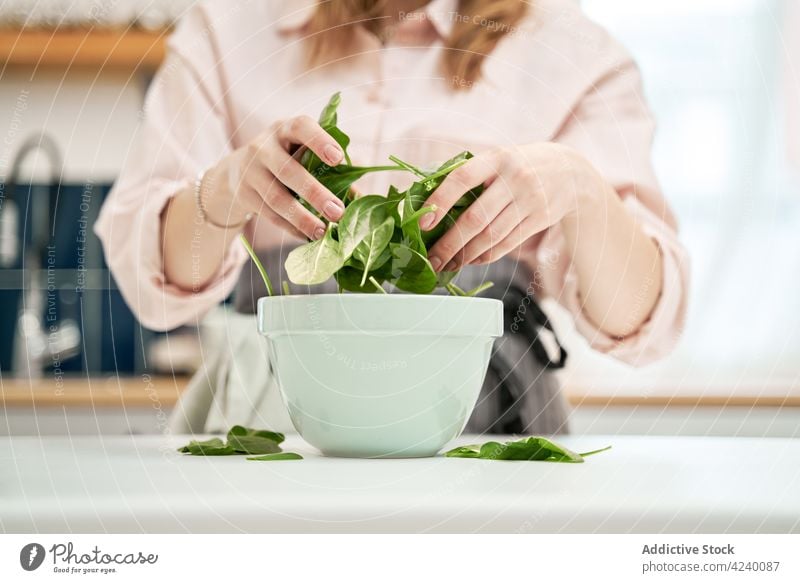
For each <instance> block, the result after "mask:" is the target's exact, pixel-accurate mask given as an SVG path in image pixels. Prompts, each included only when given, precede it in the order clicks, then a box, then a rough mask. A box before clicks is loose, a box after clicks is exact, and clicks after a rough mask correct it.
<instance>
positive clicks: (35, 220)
mask: <svg viewBox="0 0 800 583" xmlns="http://www.w3.org/2000/svg"><path fill="white" fill-rule="evenodd" d="M36 150H41V151H42V152H44V154H45V155H46V156H47V158H48V162H49V164H50V193H49V204H48V205H47V207H43V206H42V198H41V197H39V196H34V195H33V193H31V195H30V196H29V197H28V205H29V206H30V216H31V221H30V233H31V237H30V240H31V245H30V246H28V248H27V249H26V248H25V240H26V237H25V232H26V231H27V229H28V225H25V228H24V229H23V240H22V249H23V250H22V253H23V264H22V275H23V296H22V298H23V300H22V310H21V311H20V314H19V317H18V320H17V327H16V334H15V339H14V358H13V368H12V371H13V373H14V374H15V375H16V376H21V377H27V378H31V379H33V378H41V376H42V373H43V370H44V368H45V366H47V365H48V364H58V365H60V362H61V361H62V360H64V359H66V358H68V357H70V356H74V355H75V354H77V353H78V351H79V349H80V345H81V333H80V329H79V327H78V325H77V323H76V322H75V320H73V319H64V320H62V321H61V322H60V323H59V324H55V323H54V324H52V325H50V326H47V328H45V326H44V325H43V322H42V318H43V315H44V310H45V308H46V307H47V309H48V313H49V305H47V300H48V298H47V297H46V294H47V293H53V289H52V288H51V287H50V285H51V283H54V282H51V281H50V276H49V274H48V277H47V282H46V283H45V284H44V285H40V280H41V277H40V276H41V273H42V271H43V270H42V267H43V265H42V263H43V258H44V257H45V255H47V257H48V259H47V260H46V261H47V263H48V270H47V271H48V272H49V269H52V268H53V267H52V264H51V262H52V259H51V253H52V249H51V246H50V244H49V243H50V240H51V238H52V236H53V234H54V231H55V221H56V208H57V202H58V194H59V188H58V185H59V184H60V180H61V173H62V163H61V156H60V154H59V151H58V147H57V145H56V143H55V141H54V140H53V139H52V138H51V137H50V136H48V135H47V134H40V135H35V136H31V137H30V138H28V139H27V140H25V142H23V144H22V146H21V147H20V149H19V151H18V153H17V155H16V158H15V159H14V162H13V164H12V167H11V172H10V174H9V179H8V184H9V185H10V186H11V188H10V189H9V190H10V192H9V193H8V198H9V199H11V197H12V196H13V190H14V188H15V186H14V185H16V183H17V180H18V175H19V172H20V170H21V166H22V163H23V162H24V161H25V159H26V158H27V156H28V155H30V154H31V152H33V151H36ZM12 200H13V199H12ZM16 214H17V216H18V217H25V216H27V213H26V212H24V211H20V212H19V213H16ZM9 222H10V221H8V220H6V221H0V224H3V225H4V227H7V226H8V223H9ZM51 225H52V226H51ZM14 230H15V229H12V232H13V231H14Z"/></svg>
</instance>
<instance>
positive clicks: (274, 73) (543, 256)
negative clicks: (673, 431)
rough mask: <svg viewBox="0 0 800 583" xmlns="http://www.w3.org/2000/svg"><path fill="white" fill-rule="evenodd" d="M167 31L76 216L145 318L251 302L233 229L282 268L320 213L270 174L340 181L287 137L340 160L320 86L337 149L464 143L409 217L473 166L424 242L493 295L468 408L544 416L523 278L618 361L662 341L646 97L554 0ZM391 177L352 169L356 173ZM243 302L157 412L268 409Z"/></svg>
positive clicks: (198, 24)
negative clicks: (93, 217) (456, 214)
mask: <svg viewBox="0 0 800 583" xmlns="http://www.w3.org/2000/svg"><path fill="white" fill-rule="evenodd" d="M168 46H169V51H168V55H167V58H166V62H165V63H164V64H163V66H162V68H161V70H160V72H159V73H158V75H157V77H156V78H155V80H154V82H153V84H152V87H151V89H150V92H149V95H148V98H147V102H146V108H145V115H144V120H143V124H142V127H141V131H140V134H139V135H138V137H137V138H136V142H135V147H134V149H133V151H132V153H131V155H130V157H129V159H128V160H127V162H126V164H125V168H124V170H123V172H122V174H121V175H120V177H119V180H118V181H117V184H116V186H115V188H114V191H113V193H112V194H111V196H110V198H109V200H108V202H107V203H106V205H105V207H104V208H103V211H102V214H101V217H100V219H99V222H98V223H97V226H96V231H97V233H98V235H99V236H100V238H101V239H102V241H103V244H104V248H105V253H106V256H107V260H108V263H109V265H110V266H111V269H112V270H113V272H114V275H115V277H116V279H117V282H118V284H119V286H120V288H121V290H122V293H123V295H124V296H125V298H126V300H127V301H128V303H129V304H130V306H131V307H132V309H133V310H134V312H135V313H136V314H137V316H138V317H139V319H140V321H141V323H142V324H143V325H144V326H146V327H148V328H152V329H157V330H168V329H172V328H175V327H177V326H180V325H184V324H198V323H199V321H200V319H201V318H202V317H203V316H204V315H205V314H206V313H207V312H209V310H211V309H212V308H213V307H214V306H216V305H217V304H219V303H220V302H221V301H223V300H224V299H225V298H226V297H228V296H229V295H230V294H231V293H232V292H235V294H234V298H235V300H234V306H235V309H236V311H238V312H241V313H244V314H252V312H253V310H254V304H255V301H254V300H255V298H257V297H260V296H261V295H263V293H264V292H263V289H262V287H261V284H260V282H259V281H258V278H257V276H256V277H253V270H252V269H249V268H248V269H244V270H243V269H242V267H243V266H244V265H245V263H246V262H247V261H248V260H247V256H246V254H245V251H244V250H243V249H242V247H241V246H240V245H239V244H238V242H237V237H238V235H239V233H241V232H244V233H245V234H246V235H247V236H248V237H249V238H250V239H251V240H253V241H255V246H256V248H257V251H258V253H259V255H260V256H261V257H262V259H263V262H264V263H265V264H266V265H267V269H268V271H269V272H270V273H271V275H272V278H273V280H276V281H281V280H284V279H286V276H285V274H283V273H282V265H283V259H284V257H285V256H286V254H287V253H288V252H289V251H290V250H291V249H292V248H293V247H295V246H297V245H298V244H300V243H302V242H304V241H306V240H309V239H315V238H318V237H319V236H320V235H321V234H322V232H323V222H322V221H321V220H320V219H319V218H318V217H316V216H315V215H314V214H313V213H311V212H309V211H308V210H307V209H306V208H304V207H303V205H302V204H301V203H300V202H299V201H298V200H297V199H296V198H295V197H294V196H293V195H292V193H291V192H294V193H297V194H299V196H300V197H302V198H303V199H305V201H307V203H309V204H310V205H311V206H312V207H313V208H314V209H316V210H317V211H318V212H319V213H320V214H321V215H323V216H324V217H326V218H327V219H329V220H331V221H336V220H337V219H339V217H340V216H341V214H342V211H343V205H342V203H341V201H339V200H338V199H337V198H336V197H335V196H334V195H333V194H332V193H331V192H329V191H327V190H326V189H325V188H324V187H322V186H321V184H320V183H318V182H317V181H315V180H314V178H313V177H312V176H310V175H309V174H308V173H307V172H306V171H305V170H304V169H303V168H302V166H300V165H299V164H298V163H297V161H296V158H295V157H293V154H294V153H295V152H296V151H297V149H298V148H301V147H304V148H309V149H311V150H313V151H314V152H315V153H317V154H318V155H319V156H320V157H321V158H322V159H323V160H324V161H326V162H327V163H329V164H331V165H336V164H338V163H340V162H341V161H342V160H343V152H342V151H341V149H340V148H339V146H338V145H337V143H336V142H335V141H334V140H333V139H332V138H331V137H330V136H329V135H328V134H326V133H325V132H324V131H323V130H322V129H321V128H320V126H319V125H318V124H317V122H316V121H315V120H316V117H317V115H318V112H319V111H320V110H321V108H322V106H323V105H324V104H325V103H326V102H327V100H328V98H329V97H330V95H331V94H333V93H335V92H337V91H341V93H342V105H341V108H340V110H339V125H340V127H342V128H343V129H344V130H345V131H346V132H347V133H348V134H349V135H350V137H351V147H350V148H349V153H350V155H351V157H352V159H353V163H355V164H359V165H378V164H385V163H386V160H387V158H388V156H389V155H390V154H395V155H396V156H398V157H400V158H402V159H406V160H409V161H411V162H414V163H417V164H418V165H426V164H431V163H435V162H441V161H443V160H446V159H448V158H450V157H451V156H452V155H453V154H455V153H457V152H459V151H462V150H465V149H466V150H470V151H472V152H473V153H475V154H476V156H475V157H474V158H473V159H472V160H470V161H469V162H468V163H466V164H464V165H463V166H462V167H460V168H459V169H457V170H456V171H454V172H453V173H452V175H451V176H449V177H448V178H447V179H446V180H445V182H444V183H443V184H442V186H441V187H440V188H439V189H438V190H437V191H435V193H434V194H433V195H432V196H431V198H430V200H429V201H428V204H431V205H432V204H435V205H436V206H437V208H438V210H437V211H436V212H435V213H430V214H429V215H426V216H425V219H426V222H425V223H424V224H423V228H426V229H431V228H434V227H435V226H436V224H437V223H438V222H439V220H441V218H442V215H443V214H444V213H445V212H446V211H447V210H448V209H449V208H450V207H451V205H452V204H453V203H454V202H455V201H456V200H457V199H458V198H459V197H460V196H461V195H462V194H463V193H464V192H466V191H467V190H469V189H471V188H472V187H474V186H476V185H479V184H483V185H486V190H485V192H484V194H483V195H482V196H481V197H480V198H479V199H478V201H477V202H476V203H474V204H473V205H472V206H471V207H470V208H469V210H468V211H467V212H465V213H464V214H463V216H461V218H460V219H459V220H458V223H457V224H456V225H455V226H454V227H453V228H451V229H450V230H449V231H448V232H447V233H446V234H445V235H444V236H443V237H442V238H441V239H440V240H439V241H438V243H436V245H435V247H433V248H432V249H431V250H430V253H429V256H430V261H431V264H432V265H433V266H434V268H435V269H437V270H452V269H456V268H459V267H462V268H463V269H462V273H461V275H460V280H459V281H460V282H462V283H463V285H462V287H463V286H468V285H470V286H471V285H474V284H477V283H480V281H482V280H484V279H485V280H492V281H494V283H495V286H494V288H492V290H491V291H490V295H491V293H495V294H496V297H499V298H501V299H503V300H504V302H505V305H506V318H505V319H506V324H507V326H509V329H508V330H507V331H506V334H505V336H504V337H503V339H501V340H500V341H498V343H497V345H496V349H495V353H494V355H493V357H492V364H491V366H490V370H489V374H488V375H487V379H486V382H485V385H484V387H483V392H482V393H481V397H480V400H479V403H478V406H477V407H476V409H475V412H474V413H473V415H472V417H471V419H470V421H469V424H468V430H470V431H473V432H484V431H488V432H502V433H522V432H535V433H557V432H561V431H565V430H566V421H567V408H566V406H565V404H564V400H563V397H562V396H561V394H560V392H559V390H558V386H557V383H556V381H555V379H554V377H553V375H552V370H553V369H555V368H558V367H560V366H563V364H564V362H565V360H566V353H565V352H564V351H563V349H560V347H559V346H558V344H557V341H556V342H552V340H553V336H552V331H551V326H550V324H549V321H548V320H547V318H546V316H545V315H544V313H543V312H542V311H541V309H540V308H539V304H538V300H539V299H540V298H545V297H549V298H553V299H555V300H556V301H557V302H558V303H560V304H561V305H562V306H563V307H565V308H566V309H567V310H568V311H569V313H570V314H572V316H573V317H574V320H575V324H576V327H577V329H578V331H579V332H580V333H581V334H582V335H583V336H584V337H585V338H586V340H587V341H588V342H589V344H590V345H591V346H592V347H594V349H596V350H598V351H601V352H604V353H607V354H610V355H612V356H613V357H615V358H617V359H619V360H622V361H625V362H628V363H631V364H633V365H643V364H645V363H648V362H651V361H653V360H655V359H657V358H660V357H662V356H663V355H665V354H666V353H668V352H669V350H670V349H671V347H672V346H673V345H674V343H675V340H676V338H677V336H678V333H679V330H680V328H681V324H682V321H683V318H684V314H685V309H686V305H685V304H686V294H687V289H686V288H687V258H686V254H685V251H684V248H683V247H682V245H681V244H680V242H679V241H678V238H677V234H676V228H677V227H676V223H675V219H674V217H673V216H672V214H671V212H670V210H669V208H668V206H667V203H666V201H665V200H664V198H663V196H662V193H661V191H660V189H659V186H658V183H657V181H656V178H655V176H654V174H653V169H652V165H651V159H650V150H651V140H652V137H653V128H654V124H653V119H652V117H651V115H650V113H649V111H648V108H647V105H646V104H645V102H644V98H643V94H642V87H641V79H640V76H639V73H638V71H637V68H636V66H635V64H634V62H633V61H632V60H631V57H630V56H629V55H628V53H627V52H626V51H625V50H624V49H623V48H622V47H621V46H620V45H619V44H618V43H617V42H616V41H615V40H614V39H613V38H611V37H610V36H609V35H608V33H606V32H605V31H604V30H603V29H602V28H600V27H599V26H597V25H596V24H594V23H592V22H591V21H589V20H588V19H587V18H586V17H585V16H584V15H583V14H582V13H581V12H580V10H579V8H578V7H577V6H576V3H575V2H574V1H573V0H535V1H533V2H520V1H518V0H493V1H489V0H461V1H455V0H434V1H432V2H430V3H425V2H420V1H418V0H397V1H392V0H386V1H381V0H336V1H321V2H291V3H289V2H280V3H279V2H270V1H267V0H261V1H253V0H225V1H223V0H216V1H211V2H204V3H201V4H200V5H198V6H197V7H196V8H194V9H193V10H192V11H191V12H190V13H188V14H187V15H186V16H185V18H183V20H182V21H181V22H180V24H179V25H178V27H177V30H176V31H175V32H174V34H173V35H172V36H171V38H170V40H169V43H168ZM408 181H409V178H408V177H407V176H405V175H402V174H394V173H385V174H372V175H368V176H367V177H365V178H364V179H362V180H361V181H359V182H357V183H356V185H355V189H356V190H357V191H358V192H361V193H385V192H386V190H387V187H388V186H389V184H395V185H397V186H398V187H403V186H406V185H407V183H408ZM290 191H291V192H290ZM292 291H293V293H301V292H313V293H320V292H326V291H327V292H331V291H335V286H334V285H333V282H330V283H329V284H325V285H322V286H318V287H315V288H312V289H309V288H306V289H302V290H301V289H293V290H292ZM534 297H535V298H536V299H535V300H534ZM241 319H242V320H244V321H246V325H244V326H242V327H241V329H242V332H241V333H236V334H229V335H227V336H226V337H224V341H222V342H220V343H219V346H217V347H216V348H214V349H213V352H214V354H208V353H206V354H204V359H205V367H204V368H203V370H202V371H201V372H200V373H198V375H197V377H196V378H195V381H194V382H193V383H192V386H191V387H190V389H189V390H188V391H187V393H186V394H185V395H184V397H183V400H182V407H180V408H179V410H178V413H177V414H176V417H175V419H174V427H175V428H176V429H178V430H187V429H189V430H193V431H213V430H221V429H224V428H226V427H227V426H228V425H230V424H231V423H234V422H239V423H251V424H254V425H259V426H270V425H271V426H273V427H278V428H280V427H282V426H285V425H286V418H285V414H284V412H283V410H282V406H281V404H280V401H279V400H278V399H277V397H276V393H275V386H274V382H273V381H272V379H271V377H270V376H269V374H268V372H267V371H268V367H266V366H265V365H263V359H264V356H263V354H261V350H262V348H261V347H262V345H261V344H260V343H258V342H257V341H254V338H255V337H256V333H255V330H254V326H253V325H252V321H251V320H250V319H248V318H241ZM512 323H513V324H514V327H513V328H512V327H511V324H512ZM547 336H550V337H551V340H550V341H548V340H544V341H543V338H544V337H547ZM254 351H255V353H254ZM254 358H256V359H259V360H258V362H256V363H255V364H254V363H253V359H254Z"/></svg>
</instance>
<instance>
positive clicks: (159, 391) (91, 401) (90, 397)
mask: <svg viewBox="0 0 800 583" xmlns="http://www.w3.org/2000/svg"><path fill="white" fill-rule="evenodd" d="M187 382H188V378H187V377H170V376H154V377H152V378H150V377H106V378H104V377H89V378H86V377H78V378H67V379H64V380H63V381H61V382H60V383H56V382H55V381H54V380H53V378H52V377H48V378H44V379H40V380H35V381H28V380H24V379H3V380H2V381H0V408H5V407H26V408H28V407H63V406H67V407H152V406H153V403H154V402H158V403H159V405H160V406H163V407H165V408H169V407H172V406H174V405H175V403H176V402H177V400H178V397H179V396H180V394H181V393H182V392H183V390H184V389H185V388H186V384H187ZM564 392H565V394H566V397H567V400H568V401H569V403H570V405H572V406H573V407H657V408H663V409H666V408H672V407H691V408H696V407H711V408H730V407H748V408H750V407H780V408H787V407H792V408H797V407H800V396H798V395H797V394H792V393H791V392H790V391H789V389H788V388H783V389H781V388H779V387H775V388H774V390H768V391H765V390H764V389H763V388H760V389H757V390H756V389H753V390H752V391H746V392H744V393H739V394H736V395H727V394H709V391H708V389H703V388H699V387H698V388H695V389H693V390H692V389H683V390H681V391H678V392H677V393H676V392H675V391H661V392H649V393H648V394H636V393H633V392H628V393H627V394H626V393H622V394H620V393H619V392H604V391H587V390H586V388H578V387H565V388H564Z"/></svg>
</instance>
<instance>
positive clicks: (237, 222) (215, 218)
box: [195, 164, 251, 229]
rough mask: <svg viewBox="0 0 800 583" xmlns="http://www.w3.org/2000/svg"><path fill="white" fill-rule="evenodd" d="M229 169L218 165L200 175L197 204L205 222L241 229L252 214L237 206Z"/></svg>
mask: <svg viewBox="0 0 800 583" xmlns="http://www.w3.org/2000/svg"><path fill="white" fill-rule="evenodd" d="M232 182H233V181H232V180H231V179H230V176H229V173H228V171H227V169H226V168H225V167H224V166H223V165H222V164H218V165H216V166H212V167H211V168H209V169H208V170H207V171H206V172H203V173H201V174H199V175H198V177H197V179H196V183H195V195H196V197H195V198H196V201H195V202H196V204H197V206H198V210H200V211H201V214H203V215H204V218H205V221H206V222H207V223H208V224H210V225H212V226H214V227H218V228H228V229H236V228H241V227H243V226H244V224H245V223H246V222H247V221H248V220H249V218H250V216H251V213H249V212H248V211H247V209H244V208H241V205H239V204H237V201H236V196H235V194H234V192H233V190H232V189H231V188H230V185H231V184H232Z"/></svg>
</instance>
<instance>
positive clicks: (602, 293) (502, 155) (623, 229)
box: [420, 144, 663, 338]
mask: <svg viewBox="0 0 800 583" xmlns="http://www.w3.org/2000/svg"><path fill="white" fill-rule="evenodd" d="M479 184H485V185H487V186H486V190H485V191H484V192H483V194H481V196H480V197H479V198H478V199H477V200H476V201H475V202H474V203H472V205H470V206H469V207H468V208H467V210H466V211H464V213H463V214H462V215H461V216H460V217H459V218H458V220H457V221H456V223H455V225H453V227H451V228H450V229H448V231H447V232H446V233H445V234H444V235H442V237H441V239H439V241H437V242H436V244H435V245H434V246H433V248H432V249H431V250H430V252H429V257H430V261H431V264H432V265H433V267H434V269H437V270H446V271H451V270H454V269H456V268H457V267H459V266H462V265H467V264H470V263H472V264H478V263H487V262H490V261H495V260H497V259H500V258H501V257H503V256H504V255H506V254H508V253H510V252H511V251H513V250H514V249H517V248H518V247H519V246H520V245H522V244H523V243H525V241H527V240H528V239H529V238H531V237H532V236H534V235H536V234H537V233H541V232H543V231H544V230H545V229H547V228H548V227H550V226H552V225H555V224H556V223H560V226H561V228H562V232H563V235H564V240H565V251H566V253H568V254H569V257H570V260H571V263H572V266H573V267H574V269H575V273H576V274H577V280H578V297H579V300H580V301H581V303H582V309H583V313H584V314H585V315H586V316H587V317H588V318H589V319H590V320H591V321H592V322H594V323H595V325H596V326H597V327H598V328H600V329H602V330H603V331H605V332H606V333H607V334H609V335H611V336H613V337H617V338H625V337H626V336H628V335H630V334H633V333H635V332H636V331H637V330H638V329H639V328H640V326H641V325H642V324H643V323H644V322H645V321H646V320H647V319H648V318H649V317H650V314H651V313H652V310H653V308H654V306H655V304H656V301H657V299H658V297H659V295H660V294H661V288H662V265H663V259H662V257H661V253H660V251H659V248H658V245H657V244H656V243H655V242H654V241H653V239H651V238H650V236H648V234H647V233H646V232H645V231H644V230H643V229H642V227H641V225H639V224H638V223H637V222H636V220H635V219H634V217H633V216H632V215H631V214H630V213H629V212H628V210H627V209H626V208H625V205H624V204H623V202H622V199H621V198H620V197H619V195H618V194H617V192H616V191H615V190H614V188H613V187H612V186H611V185H610V184H609V183H608V181H606V180H605V179H604V178H603V177H602V176H601V175H600V173H599V172H598V171H597V170H595V168H594V167H593V166H592V165H591V164H590V163H589V162H588V161H587V160H586V159H585V158H584V157H582V156H581V155H580V154H578V153H577V152H576V151H574V150H572V149H571V148H567V147H565V146H560V145H557V144H535V145H532V146H522V147H519V148H513V149H505V150H498V151H494V152H488V153H486V154H482V155H479V156H476V157H475V158H472V159H471V160H469V161H468V162H466V163H465V164H464V165H463V166H461V167H460V168H458V169H456V170H455V171H453V172H452V173H451V174H450V175H449V176H448V177H447V178H446V179H445V181H444V182H443V183H442V185H441V186H440V187H439V188H437V189H436V191H435V192H434V193H433V194H432V195H431V196H430V198H429V199H428V201H427V202H426V204H427V205H429V206H430V205H434V204H435V205H436V206H437V207H438V210H437V211H436V213H435V214H434V213H429V214H427V215H425V216H423V217H422V219H420V224H421V225H422V227H423V228H424V229H430V228H432V227H434V226H435V225H436V223H438V222H439V221H440V220H441V218H442V216H443V215H444V214H445V213H446V212H447V211H448V210H449V209H450V207H452V205H453V204H454V203H455V201H457V200H458V198H459V197H460V196H461V195H462V194H464V193H465V192H467V191H468V190H470V189H472V188H474V187H476V186H478V185H479ZM426 217H431V218H429V219H428V222H427V223H425V224H424V223H423V221H424V220H425V218H426Z"/></svg>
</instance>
